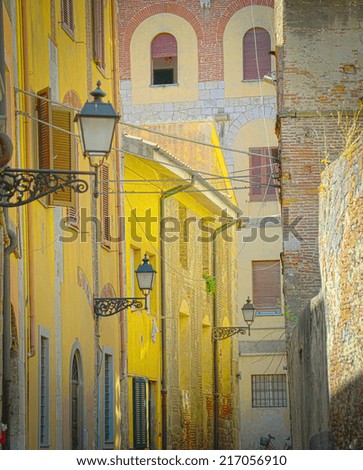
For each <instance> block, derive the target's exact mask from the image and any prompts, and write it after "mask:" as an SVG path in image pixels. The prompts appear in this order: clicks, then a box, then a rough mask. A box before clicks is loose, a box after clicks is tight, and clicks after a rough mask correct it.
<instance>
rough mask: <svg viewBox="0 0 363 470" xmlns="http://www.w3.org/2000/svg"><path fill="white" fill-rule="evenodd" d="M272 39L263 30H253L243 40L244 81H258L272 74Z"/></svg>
mask: <svg viewBox="0 0 363 470" xmlns="http://www.w3.org/2000/svg"><path fill="white" fill-rule="evenodd" d="M270 50H271V38H270V34H269V33H268V31H266V30H265V29H263V28H252V29H250V30H249V31H247V33H246V34H245V35H244V38H243V80H258V79H262V78H263V77H264V75H266V74H267V73H269V72H271V57H270V55H269V52H270Z"/></svg>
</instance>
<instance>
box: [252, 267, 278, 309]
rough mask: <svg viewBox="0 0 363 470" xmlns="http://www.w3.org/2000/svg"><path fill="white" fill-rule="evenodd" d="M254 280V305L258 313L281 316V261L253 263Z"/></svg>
mask: <svg viewBox="0 0 363 470" xmlns="http://www.w3.org/2000/svg"><path fill="white" fill-rule="evenodd" d="M252 279H253V303H254V305H255V307H256V313H257V314H258V313H261V314H265V315H267V314H270V315H271V314H280V312H281V310H280V308H281V277H280V261H279V260H274V261H253V262H252Z"/></svg>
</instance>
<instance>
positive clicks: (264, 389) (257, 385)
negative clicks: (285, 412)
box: [252, 374, 287, 408]
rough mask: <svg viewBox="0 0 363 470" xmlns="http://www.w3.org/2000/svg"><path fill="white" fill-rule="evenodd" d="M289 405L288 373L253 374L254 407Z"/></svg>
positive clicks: (281, 406)
mask: <svg viewBox="0 0 363 470" xmlns="http://www.w3.org/2000/svg"><path fill="white" fill-rule="evenodd" d="M286 406H287V395H286V375H285V374H274V375H267V374H265V375H252V408H283V407H286Z"/></svg>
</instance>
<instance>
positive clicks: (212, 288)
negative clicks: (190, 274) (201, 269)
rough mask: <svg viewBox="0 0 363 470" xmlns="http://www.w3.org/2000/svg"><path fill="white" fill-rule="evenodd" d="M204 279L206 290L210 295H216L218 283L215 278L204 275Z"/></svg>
mask: <svg viewBox="0 0 363 470" xmlns="http://www.w3.org/2000/svg"><path fill="white" fill-rule="evenodd" d="M203 279H204V280H205V290H206V292H208V294H213V295H214V294H215V293H216V288H217V281H216V279H215V278H214V277H213V276H209V275H208V274H203Z"/></svg>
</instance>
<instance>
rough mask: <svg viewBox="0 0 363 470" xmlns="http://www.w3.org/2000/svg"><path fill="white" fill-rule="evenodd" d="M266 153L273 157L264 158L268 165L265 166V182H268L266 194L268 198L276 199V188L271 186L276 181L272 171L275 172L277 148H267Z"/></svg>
mask: <svg viewBox="0 0 363 470" xmlns="http://www.w3.org/2000/svg"><path fill="white" fill-rule="evenodd" d="M266 150H267V155H268V156H269V157H274V158H273V159H271V158H266V165H268V167H267V168H266V169H267V171H266V174H267V177H266V184H268V187H267V196H268V200H270V201H271V200H274V199H276V188H275V187H274V186H273V185H275V184H276V183H277V181H276V179H274V178H273V176H274V173H277V171H278V168H277V164H276V163H275V160H276V157H277V148H267V149H266Z"/></svg>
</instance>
